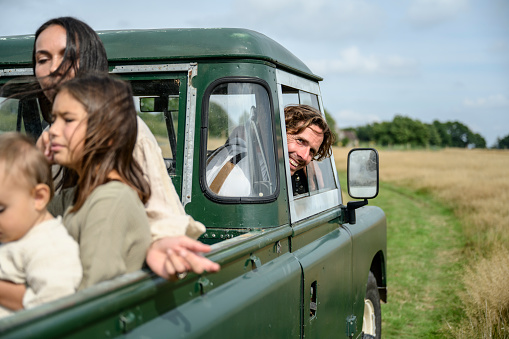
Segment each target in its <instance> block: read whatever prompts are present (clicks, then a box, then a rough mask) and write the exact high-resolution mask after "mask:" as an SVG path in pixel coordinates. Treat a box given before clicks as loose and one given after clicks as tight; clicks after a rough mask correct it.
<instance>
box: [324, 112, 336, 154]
mask: <svg viewBox="0 0 509 339" xmlns="http://www.w3.org/2000/svg"><path fill="white" fill-rule="evenodd" d="M324 111H325V120H327V125H329V128H330V130H331V131H332V134H334V140H335V141H334V145H338V143H339V137H338V132H337V131H338V127H337V125H336V120H334V118H333V117H332V115H330V114H329V112H328V111H327V110H324Z"/></svg>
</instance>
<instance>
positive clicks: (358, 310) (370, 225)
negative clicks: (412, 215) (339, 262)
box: [344, 206, 387, 319]
mask: <svg viewBox="0 0 509 339" xmlns="http://www.w3.org/2000/svg"><path fill="white" fill-rule="evenodd" d="M356 214H357V223H356V224H355V225H350V224H345V225H344V227H345V228H347V229H348V230H349V232H350V233H351V234H352V243H353V252H352V260H353V273H352V284H353V291H352V297H353V298H354V300H353V307H354V315H355V316H357V319H362V314H363V313H362V312H363V309H364V296H365V294H366V282H367V281H368V273H369V270H370V268H371V264H372V262H373V260H374V259H375V257H378V256H379V255H381V257H382V259H383V260H382V262H381V263H379V264H380V265H381V266H382V267H380V268H379V269H380V272H381V273H382V276H381V277H377V282H378V279H380V281H379V286H384V287H385V286H387V285H386V281H385V260H386V258H387V226H386V218H385V214H384V212H383V211H382V210H381V209H380V208H379V207H376V206H365V207H362V208H359V209H357V210H356ZM380 252H381V253H380Z"/></svg>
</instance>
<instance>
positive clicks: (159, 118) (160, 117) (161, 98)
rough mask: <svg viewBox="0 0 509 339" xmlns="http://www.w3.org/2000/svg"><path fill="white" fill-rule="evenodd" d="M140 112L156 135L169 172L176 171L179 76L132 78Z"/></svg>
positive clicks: (135, 100)
mask: <svg viewBox="0 0 509 339" xmlns="http://www.w3.org/2000/svg"><path fill="white" fill-rule="evenodd" d="M131 86H132V89H133V95H134V103H135V107H136V110H137V112H138V115H139V116H140V117H141V118H142V119H143V121H144V122H145V123H146V124H147V126H148V127H149V128H150V131H151V132H152V134H154V136H155V138H156V140H157V143H158V145H159V147H160V148H161V150H162V152H163V158H164V162H165V164H166V168H167V170H168V174H170V175H171V176H174V175H175V173H176V156H177V130H178V115H179V86H180V81H179V80H178V79H156V80H131Z"/></svg>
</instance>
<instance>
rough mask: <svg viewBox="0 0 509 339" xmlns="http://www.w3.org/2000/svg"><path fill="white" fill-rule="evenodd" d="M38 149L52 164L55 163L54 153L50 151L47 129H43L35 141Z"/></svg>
mask: <svg viewBox="0 0 509 339" xmlns="http://www.w3.org/2000/svg"><path fill="white" fill-rule="evenodd" d="M35 145H36V146H37V148H38V149H40V150H41V152H43V153H44V155H45V156H46V160H48V162H49V163H50V164H51V165H53V164H54V163H55V161H54V157H53V156H54V155H53V152H52V151H51V140H50V139H49V133H48V131H43V132H42V134H41V136H40V137H39V139H37V143H36V144H35Z"/></svg>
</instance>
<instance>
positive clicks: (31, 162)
mask: <svg viewBox="0 0 509 339" xmlns="http://www.w3.org/2000/svg"><path fill="white" fill-rule="evenodd" d="M0 170H1V171H3V172H4V174H5V177H4V180H6V179H8V180H16V181H17V182H19V183H21V182H23V184H25V185H28V188H30V189H31V188H34V187H35V186H36V185H38V184H46V185H48V186H49V188H50V199H51V198H53V195H54V190H53V179H52V174H51V166H50V165H49V163H48V161H47V160H46V158H45V157H44V154H43V153H42V152H41V151H40V150H39V149H37V147H35V145H34V144H33V142H32V140H31V139H30V138H28V137H27V136H25V135H23V134H20V133H16V132H7V133H3V134H0Z"/></svg>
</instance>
